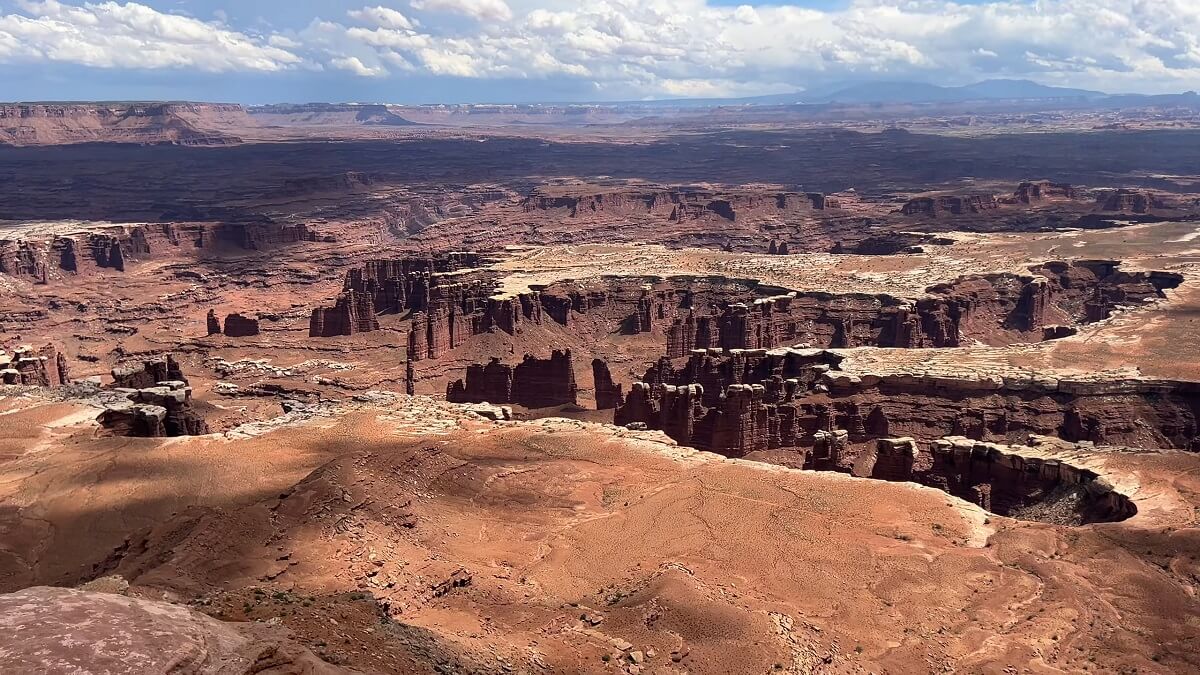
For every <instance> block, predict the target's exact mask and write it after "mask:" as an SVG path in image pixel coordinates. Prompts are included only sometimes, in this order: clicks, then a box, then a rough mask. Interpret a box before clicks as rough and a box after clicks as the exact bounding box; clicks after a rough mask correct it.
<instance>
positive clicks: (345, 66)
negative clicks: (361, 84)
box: [329, 56, 388, 77]
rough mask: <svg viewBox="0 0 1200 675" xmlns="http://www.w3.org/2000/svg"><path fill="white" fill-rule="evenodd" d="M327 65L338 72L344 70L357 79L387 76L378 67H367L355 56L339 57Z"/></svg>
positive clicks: (384, 71) (385, 72) (384, 70)
mask: <svg viewBox="0 0 1200 675" xmlns="http://www.w3.org/2000/svg"><path fill="white" fill-rule="evenodd" d="M329 65H331V66H333V67H334V68H337V69H338V70H345V71H348V72H351V73H354V74H355V75H358V76H359V77H381V76H383V75H387V73H388V71H387V70H386V69H384V68H380V67H378V66H368V65H366V64H365V63H363V62H362V61H359V60H358V57H356V56H339V57H336V58H334V59H332V60H331V61H330V62H329Z"/></svg>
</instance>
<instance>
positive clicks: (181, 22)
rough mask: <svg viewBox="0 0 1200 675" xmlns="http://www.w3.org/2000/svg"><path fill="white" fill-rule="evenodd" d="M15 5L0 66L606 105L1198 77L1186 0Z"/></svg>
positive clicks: (1174, 86)
mask: <svg viewBox="0 0 1200 675" xmlns="http://www.w3.org/2000/svg"><path fill="white" fill-rule="evenodd" d="M280 1H282V0H280ZM16 2H17V6H18V7H20V8H21V10H20V11H18V12H11V13H8V14H2V13H0V62H3V63H12V62H15V61H20V60H50V61H67V62H72V63H79V64H84V65H91V66H97V67H106V68H162V67H174V68H192V69H197V70H206V71H232V70H242V71H247V70H249V71H276V70H283V69H288V68H302V67H311V68H318V67H320V66H321V65H324V66H328V67H332V68H340V69H343V70H346V71H347V72H354V73H357V74H360V75H364V76H372V77H380V76H384V75H387V74H389V73H397V74H399V73H414V74H424V75H434V76H444V77H461V78H551V77H553V78H575V79H579V80H581V81H584V82H587V83H588V85H589V86H595V88H596V90H597V91H599V92H601V93H602V94H604V95H612V96H617V97H637V96H648V95H664V94H679V95H685V94H686V95H693V94H695V95H705V96H715V95H722V94H727V95H740V94H754V93H769V92H776V91H786V90H792V89H797V88H803V87H805V86H807V85H809V84H812V83H814V82H823V81H830V80H843V79H864V78H870V79H915V80H922V81H934V82H939V83H944V84H962V83H967V82H971V81H975V80H979V79H985V78H992V77H1031V78H1033V79H1037V80H1038V81H1041V82H1044V83H1046V84H1060V85H1071V86H1082V87H1089V88H1095V89H1103V90H1107V91H1179V90H1182V89H1188V88H1195V83H1196V82H1200V2H1197V1H1196V0H990V1H985V2H979V3H973V4H956V3H954V2H951V1H950V0H851V1H850V2H849V4H848V5H847V6H845V7H842V8H840V9H832V10H826V11H821V10H815V9H808V8H802V7H797V6H794V5H770V4H755V5H753V6H751V5H749V4H746V5H741V6H737V7H732V6H715V5H710V4H708V2H706V0H589V1H588V2H586V3H585V2H578V1H575V0H509V2H505V1H504V0H410V1H409V6H411V7H412V8H413V10H414V11H416V12H421V14H420V17H421V19H422V21H421V23H418V22H417V21H416V20H415V19H413V18H412V17H411V16H410V13H409V12H407V10H405V11H404V12H402V11H400V10H397V9H394V8H392V7H389V6H386V5H397V4H398V3H394V2H389V3H386V4H380V5H368V6H363V7H362V8H361V9H355V10H351V11H349V12H348V15H347V17H346V18H347V19H348V21H345V24H347V25H343V23H339V22H338V21H337V19H338V17H336V16H332V17H330V16H314V17H313V20H312V22H311V23H310V25H309V26H308V27H306V28H304V29H302V30H300V31H298V32H293V31H285V32H283V33H280V32H275V33H271V32H268V33H267V34H265V35H258V34H256V33H254V32H249V31H247V32H239V30H238V28H237V27H232V26H229V25H226V24H225V23H222V22H212V23H208V22H205V21H201V20H197V19H194V18H189V17H184V16H179V15H175V14H168V13H163V12H160V11H156V10H154V9H151V8H149V7H146V6H144V5H140V4H136V3H125V4H121V3H118V2H82V4H78V0H76V2H77V4H66V2H65V0H64V1H63V2H58V1H55V0H47V1H45V2H34V1H31V0H16ZM509 3H511V4H509ZM463 17H467V18H468V19H473V21H464V20H463Z"/></svg>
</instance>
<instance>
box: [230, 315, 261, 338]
mask: <svg viewBox="0 0 1200 675" xmlns="http://www.w3.org/2000/svg"><path fill="white" fill-rule="evenodd" d="M225 335H226V336H227V337H250V336H253V335H258V317H249V316H242V315H241V314H236V313H235V314H230V315H229V316H226V317H225Z"/></svg>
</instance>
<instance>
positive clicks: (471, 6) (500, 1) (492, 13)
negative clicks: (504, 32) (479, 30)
mask: <svg viewBox="0 0 1200 675" xmlns="http://www.w3.org/2000/svg"><path fill="white" fill-rule="evenodd" d="M409 4H411V5H412V7H413V9H419V10H425V11H429V12H447V13H450V14H461V15H463V16H469V17H471V18H472V19H478V20H480V21H508V20H509V19H512V18H513V13H512V10H511V9H509V7H508V4H507V3H506V2H504V0H412V2H410V3H409Z"/></svg>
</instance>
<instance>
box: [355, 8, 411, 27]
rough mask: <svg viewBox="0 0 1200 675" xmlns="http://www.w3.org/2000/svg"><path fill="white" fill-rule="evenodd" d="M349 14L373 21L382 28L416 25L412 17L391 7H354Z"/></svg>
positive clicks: (361, 19)
mask: <svg viewBox="0 0 1200 675" xmlns="http://www.w3.org/2000/svg"><path fill="white" fill-rule="evenodd" d="M347 14H349V15H350V18H352V19H358V20H359V21H363V22H365V23H371V24H374V25H376V26H379V27H381V28H398V29H401V30H412V29H413V28H415V27H416V24H415V22H414V21H413V20H412V19H409V18H408V17H407V16H404V15H403V14H401V13H400V12H398V11H396V10H394V9H392V8H390V7H363V8H362V9H352V10H350V11H349V12H347Z"/></svg>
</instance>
